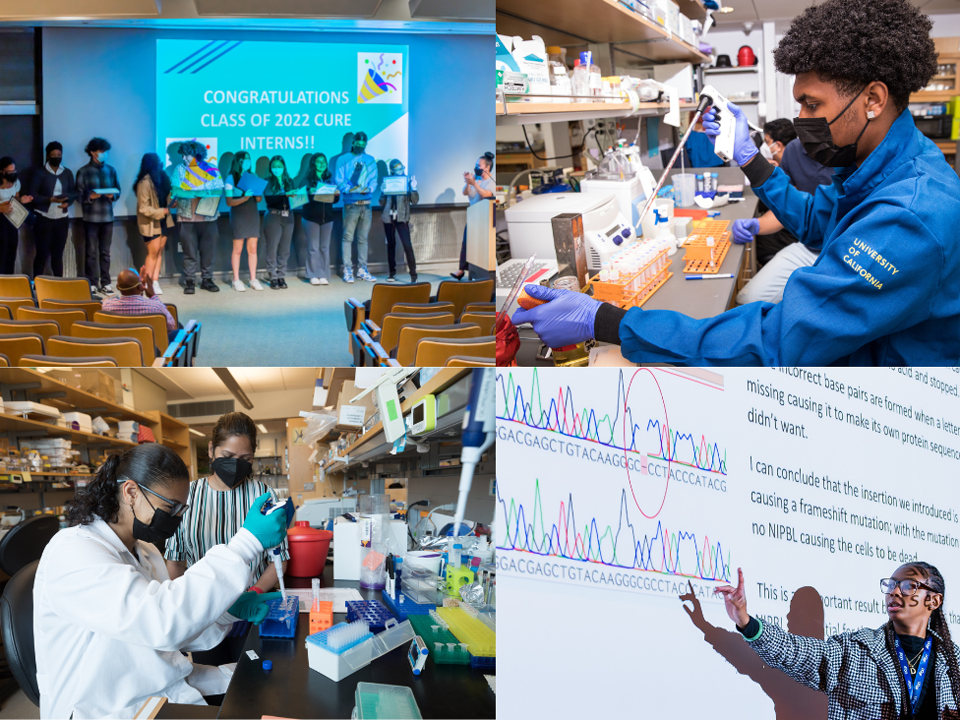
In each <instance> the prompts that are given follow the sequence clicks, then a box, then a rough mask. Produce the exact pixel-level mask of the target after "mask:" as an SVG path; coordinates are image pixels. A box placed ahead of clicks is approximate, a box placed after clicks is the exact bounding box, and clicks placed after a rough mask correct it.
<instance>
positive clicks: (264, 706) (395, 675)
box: [158, 562, 497, 718]
mask: <svg viewBox="0 0 960 720" xmlns="http://www.w3.org/2000/svg"><path fill="white" fill-rule="evenodd" d="M284 582H285V584H286V587H288V588H309V587H310V578H291V577H285V578H284ZM320 586H321V587H343V588H357V589H358V590H359V592H360V594H361V595H362V596H363V598H364V599H365V600H379V599H380V597H381V595H382V593H381V592H380V591H379V590H366V589H363V588H361V587H360V583H359V582H357V581H351V580H334V579H333V565H332V563H330V562H328V563H327V565H326V567H325V568H324V572H323V577H322V579H321V583H320ZM308 617H309V614H308V613H302V614H301V617H300V621H299V622H298V623H297V635H296V637H295V638H294V639H293V640H275V639H270V638H263V639H261V638H260V634H259V631H258V630H257V628H256V627H254V628H251V630H250V634H249V635H247V641H246V644H245V645H244V647H243V653H242V654H241V656H240V660H239V661H238V663H237V669H236V672H235V673H234V675H233V678H232V679H231V681H230V686H229V687H228V688H227V693H226V695H225V696H224V698H223V704H222V705H221V706H220V708H219V714H217V716H216V717H219V718H251V717H261V716H262V715H273V716H278V717H287V718H349V717H350V715H351V713H352V712H353V707H354V705H355V701H356V689H357V683H359V682H374V683H384V684H387V685H405V686H407V687H409V688H410V689H411V690H412V691H413V694H414V697H415V698H416V701H417V705H418V706H419V707H420V713H421V715H423V717H424V718H456V717H471V718H493V717H496V713H497V701H496V695H495V694H494V693H493V691H492V690H491V689H490V686H489V685H488V683H487V681H486V680H485V679H484V677H483V676H484V674H490V673H489V671H486V673H485V671H483V670H477V669H473V668H470V667H469V666H464V665H437V664H436V663H434V662H432V661H430V660H429V659H428V660H427V665H426V667H425V668H424V670H423V672H422V673H421V674H420V675H414V674H413V671H412V670H411V668H410V663H409V661H408V660H407V649H408V646H409V643H405V644H404V645H402V646H401V647H398V648H396V649H395V650H392V651H390V652H389V653H387V654H386V655H384V656H382V657H380V658H378V659H376V660H374V661H373V662H372V663H371V664H370V665H368V666H366V667H364V668H362V669H360V670H358V671H357V672H355V673H354V674H353V675H350V676H349V677H347V678H345V679H344V680H341V681H340V682H334V681H332V680H329V679H327V678H326V677H324V676H323V675H321V674H320V673H318V672H314V671H313V670H311V669H310V665H309V663H308V662H307V648H306V646H305V644H304V643H305V639H306V637H307V635H308V634H309V627H310V623H309V621H308ZM345 620H346V614H345V613H344V614H340V613H335V614H334V620H333V621H334V623H338V622H344V621H345ZM248 650H253V651H254V652H255V653H256V654H257V655H259V656H260V657H259V659H258V660H251V659H250V658H249V656H248V655H247V651H248ZM264 660H271V661H272V662H273V669H272V670H269V671H266V670H264V669H263V661H264ZM180 707H182V706H180ZM171 711H172V712H177V711H179V707H178V706H174V708H172V710H171ZM158 717H170V718H173V717H185V716H181V715H172V714H171V715H167V714H165V713H163V712H162V711H161V714H160V715H158Z"/></svg>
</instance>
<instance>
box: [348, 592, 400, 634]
mask: <svg viewBox="0 0 960 720" xmlns="http://www.w3.org/2000/svg"><path fill="white" fill-rule="evenodd" d="M357 620H363V621H364V622H365V623H366V624H367V625H369V626H370V632H372V633H373V634H377V633H379V632H382V631H383V629H384V627H386V623H387V621H388V620H393V613H391V612H390V611H389V610H387V608H386V607H384V605H383V603H380V602H377V601H376V600H348V601H347V622H355V621H357Z"/></svg>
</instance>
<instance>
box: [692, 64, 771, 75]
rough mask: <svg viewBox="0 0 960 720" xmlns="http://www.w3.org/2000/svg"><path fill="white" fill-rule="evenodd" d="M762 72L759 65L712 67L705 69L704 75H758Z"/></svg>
mask: <svg viewBox="0 0 960 720" xmlns="http://www.w3.org/2000/svg"><path fill="white" fill-rule="evenodd" d="M757 72H760V66H759V65H747V66H746V67H739V66H737V67H710V68H704V69H703V74H704V75H728V74H735V73H757Z"/></svg>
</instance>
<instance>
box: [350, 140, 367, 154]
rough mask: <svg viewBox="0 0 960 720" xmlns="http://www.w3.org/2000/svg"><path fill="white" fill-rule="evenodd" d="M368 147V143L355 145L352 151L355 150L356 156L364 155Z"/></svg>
mask: <svg viewBox="0 0 960 720" xmlns="http://www.w3.org/2000/svg"><path fill="white" fill-rule="evenodd" d="M366 147H367V144H366V143H354V145H353V148H351V149H352V150H353V154H354V155H363V151H364V149H365V148H366Z"/></svg>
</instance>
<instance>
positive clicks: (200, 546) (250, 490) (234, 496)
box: [164, 478, 290, 585]
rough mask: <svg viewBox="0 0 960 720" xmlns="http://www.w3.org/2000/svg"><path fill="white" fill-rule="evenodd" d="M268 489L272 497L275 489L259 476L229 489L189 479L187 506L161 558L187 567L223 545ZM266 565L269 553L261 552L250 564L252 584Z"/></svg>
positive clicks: (285, 550)
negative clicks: (216, 488)
mask: <svg viewBox="0 0 960 720" xmlns="http://www.w3.org/2000/svg"><path fill="white" fill-rule="evenodd" d="M265 492H269V493H270V496H271V497H272V498H274V499H276V493H274V491H273V490H272V489H271V488H269V487H267V486H266V485H264V484H263V483H262V482H260V481H259V480H253V479H250V480H247V481H245V482H243V483H241V484H240V485H239V486H238V487H236V488H234V489H233V490H228V491H226V492H221V491H219V490H214V489H213V488H212V487H210V483H209V482H207V478H200V479H199V480H196V481H194V482H192V483H190V495H189V497H188V499H187V502H188V503H189V504H190V507H188V508H187V510H186V512H185V513H184V514H183V522H181V523H180V527H179V528H178V529H177V532H176V534H175V535H174V536H173V537H172V538H170V539H169V540H167V551H166V553H164V558H165V559H167V560H174V561H179V562H186V563H187V567H188V568H189V567H190V566H191V565H193V564H194V563H196V562H199V561H200V559H201V558H202V557H203V556H204V555H205V554H206V553H207V551H208V550H209V549H210V548H212V547H214V546H216V545H226V544H227V543H228V542H230V539H231V538H232V537H233V536H234V535H235V534H236V533H237V531H238V530H240V528H242V527H243V521H244V519H245V518H246V517H247V513H248V512H249V511H250V508H251V507H252V506H253V501H254V500H256V499H257V498H258V497H260V496H261V495H263V493H265ZM280 557H281V558H283V559H284V560H289V559H290V552H289V547H288V545H287V540H286V539H284V541H283V544H282V545H281V546H280ZM269 565H270V556H269V554H268V553H266V552H264V553H263V554H262V555H261V556H260V558H259V559H258V560H257V561H256V562H254V563H251V565H250V570H251V572H252V579H251V580H250V584H251V585H253V584H254V583H255V582H256V581H257V580H259V579H260V576H261V575H263V573H264V571H265V570H266V569H267V567H269Z"/></svg>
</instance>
